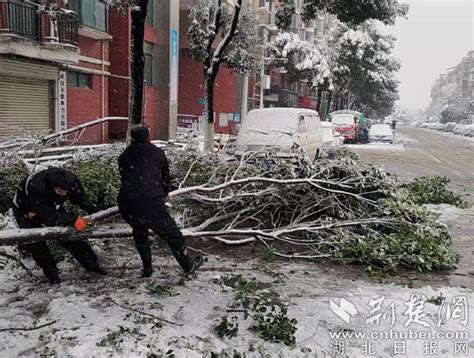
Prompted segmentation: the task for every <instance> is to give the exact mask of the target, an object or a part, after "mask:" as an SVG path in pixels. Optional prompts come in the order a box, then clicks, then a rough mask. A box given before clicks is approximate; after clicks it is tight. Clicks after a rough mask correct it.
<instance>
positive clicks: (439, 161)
mask: <svg viewBox="0 0 474 358" xmlns="http://www.w3.org/2000/svg"><path fill="white" fill-rule="evenodd" d="M427 156H428V157H430V158H431V159H432V160H434V161H435V162H437V163H442V161H441V160H440V159H438V158H436V157H435V156H434V155H431V154H427Z"/></svg>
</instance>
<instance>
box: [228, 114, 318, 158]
mask: <svg viewBox="0 0 474 358" xmlns="http://www.w3.org/2000/svg"><path fill="white" fill-rule="evenodd" d="M322 144H323V133H322V128H321V120H320V118H319V114H318V112H316V111H313V110H309V109H303V108H263V109H254V110H252V111H250V112H249V113H248V114H247V118H246V119H245V121H244V123H243V124H242V127H241V128H240V131H239V135H238V136H237V141H236V142H235V145H236V150H235V155H237V156H239V155H242V154H243V153H244V152H248V151H258V150H262V149H266V148H268V149H270V148H272V149H275V151H277V152H281V153H282V155H283V153H285V152H290V151H292V150H295V149H296V150H302V151H304V152H305V153H306V154H307V155H308V156H309V157H310V158H315V159H316V158H318V157H319V155H320V153H321V149H322Z"/></svg>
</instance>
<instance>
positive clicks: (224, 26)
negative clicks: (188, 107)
mask: <svg viewBox="0 0 474 358" xmlns="http://www.w3.org/2000/svg"><path fill="white" fill-rule="evenodd" d="M190 10H191V11H190V15H189V19H190V20H191V25H190V27H189V30H188V38H189V43H190V51H191V55H192V57H193V58H194V59H195V60H196V61H199V62H200V63H202V65H203V75H204V87H205V98H206V104H205V109H204V112H205V113H204V115H205V117H206V119H207V121H204V123H203V124H204V125H205V130H204V149H205V151H209V152H210V151H212V148H213V139H214V125H213V123H214V83H215V80H216V78H217V74H218V72H219V68H220V65H221V64H224V65H225V66H227V67H228V68H230V69H233V70H235V71H237V72H239V73H242V74H247V73H250V72H251V71H252V69H253V67H254V65H255V61H256V57H257V55H258V47H257V23H256V19H255V18H254V15H253V12H252V9H251V8H250V5H248V4H247V5H246V6H242V0H238V1H237V3H236V4H235V5H234V6H231V5H230V4H229V3H228V2H226V1H222V0H201V1H199V2H198V3H197V4H196V5H195V6H193V7H191V9H190Z"/></svg>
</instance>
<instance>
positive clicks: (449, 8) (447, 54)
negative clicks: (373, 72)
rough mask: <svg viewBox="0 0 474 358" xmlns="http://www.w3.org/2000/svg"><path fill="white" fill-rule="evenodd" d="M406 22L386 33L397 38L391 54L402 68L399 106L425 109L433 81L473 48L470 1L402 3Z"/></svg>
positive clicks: (473, 1)
mask: <svg viewBox="0 0 474 358" xmlns="http://www.w3.org/2000/svg"><path fill="white" fill-rule="evenodd" d="M402 2H405V3H408V4H410V12H409V14H408V19H407V20H406V19H398V20H397V24H396V25H395V26H394V28H392V29H391V30H390V32H392V33H393V34H394V35H395V36H396V37H397V39H398V41H397V43H396V46H395V50H394V55H395V56H396V57H398V58H400V59H401V61H402V68H401V70H400V72H399V75H398V78H399V80H400V82H401V84H400V102H399V104H400V105H402V106H404V107H406V108H408V109H417V108H425V107H426V106H428V104H429V102H430V90H431V85H432V84H433V82H434V80H435V79H436V78H438V77H439V75H440V74H441V73H444V72H446V69H447V68H449V67H453V66H456V65H457V64H458V63H459V62H460V61H461V59H462V58H463V57H464V56H466V54H467V52H468V51H469V50H472V49H474V43H473V37H474V35H473V33H474V25H473V21H474V19H473V18H474V15H473V12H474V0H405V1H402Z"/></svg>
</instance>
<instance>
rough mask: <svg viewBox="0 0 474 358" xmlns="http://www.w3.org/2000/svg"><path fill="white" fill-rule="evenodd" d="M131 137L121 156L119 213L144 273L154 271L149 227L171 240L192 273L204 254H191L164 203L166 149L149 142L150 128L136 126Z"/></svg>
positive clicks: (167, 179)
mask: <svg viewBox="0 0 474 358" xmlns="http://www.w3.org/2000/svg"><path fill="white" fill-rule="evenodd" d="M131 137H132V142H131V144H130V145H129V146H128V147H127V148H126V149H125V151H124V152H123V153H122V154H121V155H120V157H119V171H120V175H121V178H122V184H121V188H120V192H119V195H118V204H119V210H120V214H121V215H122V217H123V219H124V220H125V221H126V222H127V223H129V224H130V226H131V227H132V229H133V238H134V240H135V245H136V247H137V250H138V253H139V254H140V257H141V259H142V263H143V271H142V276H143V277H149V276H151V275H152V273H153V267H152V260H151V247H150V241H149V240H148V230H152V231H153V232H155V233H156V234H158V235H159V236H160V238H162V239H164V240H165V241H166V242H167V243H168V245H169V247H170V249H171V252H172V253H173V255H174V257H175V258H176V260H177V261H178V263H179V264H180V265H181V267H182V268H183V270H184V271H185V272H188V273H189V272H193V271H194V270H195V269H196V268H197V267H199V266H200V265H201V264H202V257H201V256H196V257H194V258H191V257H190V255H189V253H188V250H187V249H186V246H185V240H184V237H183V234H182V233H181V231H180V230H179V228H178V226H177V225H176V222H175V221H174V220H173V218H172V217H171V216H170V214H169V213H168V210H167V208H166V204H165V201H167V200H168V199H167V198H168V193H169V191H170V174H169V165H168V159H167V158H166V156H165V153H164V152H163V150H161V149H159V148H157V147H156V146H154V145H153V144H151V143H150V141H149V132H148V128H146V127H135V128H133V129H132V130H131Z"/></svg>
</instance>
